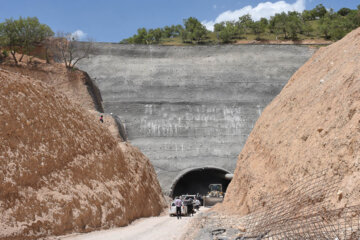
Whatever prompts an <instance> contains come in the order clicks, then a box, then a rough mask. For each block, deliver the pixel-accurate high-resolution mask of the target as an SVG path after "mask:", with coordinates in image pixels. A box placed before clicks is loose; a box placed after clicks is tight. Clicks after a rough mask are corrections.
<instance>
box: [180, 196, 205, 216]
mask: <svg viewBox="0 0 360 240" xmlns="http://www.w3.org/2000/svg"><path fill="white" fill-rule="evenodd" d="M174 203H175V206H176V217H177V219H181V207H182V206H186V207H187V214H188V215H190V216H193V215H194V213H195V210H194V209H196V210H199V208H200V205H201V203H200V201H199V199H197V198H196V197H195V199H194V198H191V197H190V198H187V199H183V200H182V199H181V198H180V197H176V198H175V201H174Z"/></svg>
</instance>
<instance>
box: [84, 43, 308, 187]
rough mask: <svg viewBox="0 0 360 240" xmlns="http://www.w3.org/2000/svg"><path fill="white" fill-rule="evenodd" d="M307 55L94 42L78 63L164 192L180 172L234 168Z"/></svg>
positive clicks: (256, 48) (288, 50)
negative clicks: (271, 104)
mask: <svg viewBox="0 0 360 240" xmlns="http://www.w3.org/2000/svg"><path fill="white" fill-rule="evenodd" d="M312 53H313V50H311V49H309V48H308V47H306V46H290V45H282V46H281V45H224V46H193V47H175V46H169V47H167V46H142V45H140V46H139V45H137V46H134V45H120V44H104V43H97V44H96V52H95V54H94V55H93V56H91V57H90V58H89V59H86V60H84V61H82V62H80V63H79V65H78V66H79V67H80V69H82V70H84V71H86V72H88V73H89V75H90V76H91V77H92V78H93V79H94V80H95V81H96V83H97V84H98V86H99V88H100V91H101V94H102V98H103V101H104V108H105V112H107V113H110V112H111V113H113V114H116V115H118V116H119V117H120V119H121V120H122V122H123V123H124V124H125V127H126V131H127V135H128V138H129V140H130V141H131V142H132V144H134V145H135V146H138V147H139V148H140V150H141V151H142V152H144V153H145V155H146V156H148V157H149V159H150V160H151V162H152V163H153V165H154V167H155V169H156V172H157V174H158V177H159V181H160V184H161V186H162V188H163V190H164V192H169V191H170V187H171V184H172V182H173V181H174V179H175V178H176V177H177V175H179V174H180V173H181V172H186V169H192V168H198V167H206V166H215V167H219V168H223V169H226V170H228V171H229V172H233V170H234V169H235V166H236V161H237V156H238V154H239V153H240V151H241V149H242V147H243V145H244V144H245V141H246V139H247V137H248V135H249V133H250V131H251V130H252V128H253V126H254V124H255V122H256V120H257V119H258V117H259V116H260V114H261V111H262V110H263V108H264V107H265V106H266V105H267V104H268V103H269V102H270V101H271V100H272V99H273V98H274V97H275V96H276V95H277V94H278V93H279V92H280V91H281V89H282V87H283V86H284V85H285V83H286V82H287V81H288V79H289V78H290V77H291V75H292V74H293V73H294V72H295V71H296V70H297V69H298V68H299V67H300V66H301V65H302V64H303V63H304V62H305V61H307V60H308V59H309V57H310V56H311V55H312ZM184 170H185V171H184Z"/></svg>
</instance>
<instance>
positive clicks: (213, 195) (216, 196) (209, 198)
mask: <svg viewBox="0 0 360 240" xmlns="http://www.w3.org/2000/svg"><path fill="white" fill-rule="evenodd" d="M209 190H210V192H208V194H207V195H206V196H204V198H203V204H204V206H205V207H209V206H213V205H215V204H216V203H219V202H222V201H223V200H224V193H223V191H222V185H221V184H220V183H213V184H210V185H209Z"/></svg>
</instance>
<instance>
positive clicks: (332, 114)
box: [220, 28, 360, 214]
mask: <svg viewBox="0 0 360 240" xmlns="http://www.w3.org/2000/svg"><path fill="white" fill-rule="evenodd" d="M324 169H328V170H327V171H328V172H329V173H332V174H334V177H335V175H340V176H337V177H340V183H339V184H338V185H337V186H336V189H334V190H333V191H332V192H331V193H330V196H329V198H330V199H323V200H324V201H327V200H329V201H330V202H331V203H332V207H334V208H338V207H344V206H349V205H355V204H359V203H360V185H359V184H358V183H359V182H360V28H358V29H356V30H354V31H353V32H351V33H349V34H348V35H347V36H346V37H345V38H343V39H342V40H341V41H338V42H336V43H334V44H332V45H330V46H328V47H324V48H321V49H319V50H318V51H317V52H316V53H315V54H314V56H313V57H312V58H311V59H310V60H309V61H308V62H307V63H306V64H305V65H304V66H302V67H301V68H300V69H299V70H298V71H297V72H296V73H295V74H294V75H293V76H292V77H291V79H290V80H289V82H288V83H287V85H286V86H285V87H284V89H283V90H282V91H281V93H280V94H279V95H278V96H277V97H276V98H275V99H274V100H273V101H272V102H271V103H270V104H269V105H268V106H267V107H266V108H265V110H264V111H263V113H262V115H261V117H260V118H259V119H258V121H257V122H256V125H255V127H254V129H253V131H252V132H251V134H250V136H249V138H248V140H247V142H246V144H245V146H244V148H243V150H242V152H241V154H240V155H239V158H238V162H237V167H236V170H235V175H234V179H233V180H232V182H231V183H230V185H229V187H228V190H227V194H226V198H225V200H224V203H223V204H222V206H220V208H221V209H225V210H226V211H228V212H236V213H240V214H248V213H249V212H252V211H254V209H255V206H258V205H259V202H262V201H263V202H262V205H264V206H265V205H266V200H264V199H269V198H271V196H274V195H275V194H277V193H281V192H283V191H285V190H287V189H289V187H290V186H291V185H292V184H293V183H296V182H298V181H301V180H302V179H304V178H305V177H306V176H310V175H312V174H314V173H316V172H319V171H321V170H324ZM269 207H271V206H269Z"/></svg>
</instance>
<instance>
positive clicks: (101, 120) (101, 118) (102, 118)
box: [100, 115, 104, 123]
mask: <svg viewBox="0 0 360 240" xmlns="http://www.w3.org/2000/svg"><path fill="white" fill-rule="evenodd" d="M100 122H102V123H103V122H104V116H103V115H101V116H100Z"/></svg>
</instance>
